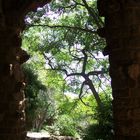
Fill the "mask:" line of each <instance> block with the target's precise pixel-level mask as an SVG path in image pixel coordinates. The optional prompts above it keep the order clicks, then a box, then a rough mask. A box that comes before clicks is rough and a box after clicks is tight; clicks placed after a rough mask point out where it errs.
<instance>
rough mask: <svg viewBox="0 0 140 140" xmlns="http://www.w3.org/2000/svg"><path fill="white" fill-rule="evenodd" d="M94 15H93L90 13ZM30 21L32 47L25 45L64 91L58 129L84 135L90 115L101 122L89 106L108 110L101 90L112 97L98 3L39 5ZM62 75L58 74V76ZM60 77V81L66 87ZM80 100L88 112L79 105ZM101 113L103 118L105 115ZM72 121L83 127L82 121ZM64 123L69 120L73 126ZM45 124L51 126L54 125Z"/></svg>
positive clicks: (28, 34) (28, 40) (57, 89)
mask: <svg viewBox="0 0 140 140" xmlns="http://www.w3.org/2000/svg"><path fill="white" fill-rule="evenodd" d="M46 11H47V13H46ZM49 14H50V15H49ZM90 14H92V16H89V15H90ZM94 16H96V19H95V17H94ZM93 17H94V18H93ZM26 22H27V31H26V32H25V33H24V38H25V39H24V41H23V44H26V46H29V47H28V48H27V47H26V46H25V45H24V46H25V49H26V50H28V52H29V53H30V55H32V56H33V58H32V61H33V63H34V64H33V65H34V66H35V67H36V65H37V66H39V67H41V66H42V67H44V68H43V69H44V70H46V73H47V74H46V77H47V76H48V75H49V74H50V73H52V74H53V78H54V79H55V80H53V84H54V86H53V89H54V90H55V93H57V94H58V95H59V96H55V99H57V101H58V102H57V103H58V104H57V110H58V113H57V114H56V115H58V116H59V117H58V118H56V121H55V124H54V126H56V127H57V129H55V128H54V129H55V130H58V129H59V132H60V134H63V135H64V134H69V135H75V134H76V131H75V130H76V129H77V128H78V131H80V133H81V132H82V131H83V129H82V127H83V128H84V125H85V124H86V126H88V125H89V124H90V123H91V119H93V120H94V121H95V120H96V121H97V118H96V119H94V118H93V117H91V116H93V115H94V112H95V110H94V111H93V110H92V111H90V112H91V114H88V113H87V112H86V110H87V106H88V107H89V108H92V109H93V108H94V107H96V103H97V104H98V106H99V108H105V107H104V104H105V102H103V101H102V100H101V91H104V92H102V94H105V96H108V95H107V94H108V92H106V90H107V88H108V85H109V83H110V80H109V78H108V61H107V58H104V57H103V55H102V54H101V51H102V49H103V47H104V46H105V41H104V40H103V39H101V38H99V36H98V35H97V28H98V27H102V26H103V20H102V19H100V18H99V16H98V12H97V10H96V3H95V2H94V1H88V2H86V1H84V0H83V1H78V2H77V1H67V2H66V1H64V2H59V3H58V2H57V1H55V2H53V3H52V4H51V5H49V6H45V7H44V8H39V9H38V12H37V13H30V14H29V15H28V17H27V18H26ZM36 69H38V68H37V67H36ZM38 71H39V70H38ZM41 73H42V72H41ZM57 76H58V77H59V78H55V77H57ZM47 78H48V77H47ZM53 78H51V80H52V79H53ZM47 80H48V81H49V80H50V78H48V79H47ZM56 80H58V81H61V86H60V84H59V82H58V81H57V83H56ZM46 83H48V82H46ZM51 86H52V84H51ZM63 92H64V93H65V94H69V93H70V94H71V95H72V94H73V95H77V96H78V97H79V99H80V100H81V102H82V103H83V104H84V105H85V106H86V107H85V108H84V107H83V106H82V105H81V104H80V103H76V102H75V101H71V100H70V99H62V98H61V97H62V93H63ZM91 95H92V96H94V97H95V99H96V102H95V101H94V99H93V98H92V97H90V98H89V96H91ZM89 99H90V101H89ZM91 99H92V100H91ZM62 102H63V103H62ZM79 104H80V105H81V106H82V107H83V108H84V109H83V110H82V109H79V108H78V109H76V108H77V106H79ZM93 106H94V107H93ZM68 108H70V109H68ZM66 110H67V111H68V112H67V113H66ZM89 110H90V109H89ZM89 110H88V111H89ZM98 110H100V109H98ZM84 111H85V112H86V113H85V112H84ZM76 112H78V113H79V114H78V113H76ZM83 112H84V113H83ZM100 112H101V111H100ZM70 114H74V116H71V115H70ZM101 114H102V115H103V116H102V118H103V117H104V113H103V112H102V113H101ZM66 118H67V119H66ZM85 118H86V119H85ZM82 119H85V120H86V121H87V123H86V122H85V121H82ZM73 120H76V123H77V124H81V125H77V124H76V123H75V122H74V121H73ZM65 122H69V127H68V125H67V124H66V123H65ZM83 124H84V125H83ZM94 125H95V124H94ZM70 126H72V127H70ZM100 126H101V125H100ZM44 128H45V129H47V130H48V129H52V128H50V126H49V127H48V126H47V127H46V126H45V127H44ZM64 130H65V131H64Z"/></svg>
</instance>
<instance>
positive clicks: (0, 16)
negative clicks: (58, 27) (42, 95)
mask: <svg viewBox="0 0 140 140" xmlns="http://www.w3.org/2000/svg"><path fill="white" fill-rule="evenodd" d="M47 2H48V1H47V0H46V1H45V0H40V1H39V0H37V1H35V0H0V139H1V140H24V139H25V136H26V129H25V128H26V127H25V111H24V110H25V97H24V90H23V89H24V86H25V77H24V74H23V72H22V70H21V64H22V63H24V62H26V61H27V60H28V58H29V56H28V55H27V53H26V52H25V51H23V50H22V49H21V48H20V47H21V43H22V39H21V36H20V35H21V33H22V31H23V30H24V27H25V24H24V18H25V15H26V14H27V13H28V12H29V11H31V10H35V9H36V8H37V7H38V6H43V4H46V3H47Z"/></svg>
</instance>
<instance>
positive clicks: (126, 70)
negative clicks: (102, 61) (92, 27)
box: [98, 0, 140, 140]
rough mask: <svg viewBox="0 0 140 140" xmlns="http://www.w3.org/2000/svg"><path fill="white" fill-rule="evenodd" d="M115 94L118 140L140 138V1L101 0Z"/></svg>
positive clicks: (101, 12) (100, 10) (114, 110)
mask: <svg viewBox="0 0 140 140" xmlns="http://www.w3.org/2000/svg"><path fill="white" fill-rule="evenodd" d="M98 10H99V14H100V16H103V17H105V26H104V28H102V29H99V30H98V32H99V35H100V36H101V37H105V38H106V42H107V47H106V48H105V49H104V54H106V55H109V62H110V76H111V85H112V92H113V98H114V100H113V114H114V130H115V136H114V140H139V139H140V0H98Z"/></svg>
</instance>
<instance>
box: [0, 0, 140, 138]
mask: <svg viewBox="0 0 140 140" xmlns="http://www.w3.org/2000/svg"><path fill="white" fill-rule="evenodd" d="M49 1H50V0H36V1H35V0H24V1H23V0H1V1H0V97H1V100H0V139H1V140H24V139H25V133H26V132H25V126H24V125H25V115H24V106H25V105H24V104H25V103H24V93H23V88H24V75H23V73H22V71H21V69H20V65H21V64H22V63H23V62H25V61H26V60H27V59H28V57H29V56H28V55H27V54H26V52H24V51H23V50H21V49H20V46H21V41H22V40H21V37H20V33H21V32H22V31H23V30H24V16H25V15H26V14H27V12H29V11H31V10H35V9H36V7H38V6H43V5H44V4H46V3H47V2H49ZM98 8H99V12H100V15H101V16H104V17H105V28H104V29H101V30H100V32H99V33H100V35H101V36H104V37H105V38H106V40H107V44H108V47H106V49H105V51H106V54H109V58H110V75H111V78H112V88H113V96H114V101H113V110H114V122H115V138H114V139H116V140H124V139H127V140H132V139H135V140H139V138H140V20H139V19H140V1H139V0H98Z"/></svg>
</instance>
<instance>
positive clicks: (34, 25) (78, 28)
mask: <svg viewBox="0 0 140 140" xmlns="http://www.w3.org/2000/svg"><path fill="white" fill-rule="evenodd" d="M27 27H29V28H30V27H48V28H66V29H71V30H79V31H82V32H87V33H92V34H96V33H97V32H96V31H92V30H88V29H86V28H80V27H76V26H66V25H47V24H30V25H27Z"/></svg>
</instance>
